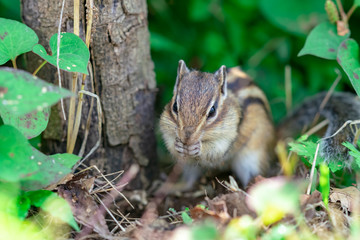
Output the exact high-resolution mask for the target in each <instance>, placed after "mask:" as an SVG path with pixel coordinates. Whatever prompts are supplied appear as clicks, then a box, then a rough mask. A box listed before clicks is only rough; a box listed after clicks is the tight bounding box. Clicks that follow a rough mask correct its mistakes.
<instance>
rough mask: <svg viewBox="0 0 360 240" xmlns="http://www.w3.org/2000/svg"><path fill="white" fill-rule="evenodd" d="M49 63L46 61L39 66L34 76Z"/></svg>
mask: <svg viewBox="0 0 360 240" xmlns="http://www.w3.org/2000/svg"><path fill="white" fill-rule="evenodd" d="M46 63H47V61H46V60H44V61H43V62H42V63H41V64H40V65H39V66H38V68H37V69H36V70H35V71H34V72H33V74H32V75H33V76H35V75H36V74H37V73H38V72H39V71H40V69H41V68H42V67H43V66H44V65H45V64H46Z"/></svg>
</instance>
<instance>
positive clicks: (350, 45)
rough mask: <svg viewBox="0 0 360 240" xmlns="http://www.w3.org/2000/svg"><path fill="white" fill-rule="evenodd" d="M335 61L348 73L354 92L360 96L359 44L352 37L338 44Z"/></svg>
mask: <svg viewBox="0 0 360 240" xmlns="http://www.w3.org/2000/svg"><path fill="white" fill-rule="evenodd" d="M337 61H338V63H339V64H340V66H341V67H342V68H343V69H344V71H345V72H346V74H347V75H348V77H349V79H350V82H351V84H352V85H353V87H354V89H355V91H356V94H357V95H358V96H360V79H359V77H360V63H359V45H358V44H357V42H356V41H355V40H354V39H346V40H344V41H343V42H342V43H341V44H340V47H339V49H338V55H337Z"/></svg>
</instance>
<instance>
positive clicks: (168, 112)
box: [160, 60, 360, 186]
mask: <svg viewBox="0 0 360 240" xmlns="http://www.w3.org/2000/svg"><path fill="white" fill-rule="evenodd" d="M324 97H325V93H320V94H318V95H316V96H314V97H312V98H310V99H308V100H305V101H304V102H303V103H302V105H301V106H299V107H298V108H297V109H295V110H294V111H293V112H292V113H291V114H290V115H289V116H288V117H287V118H285V120H284V121H282V123H281V124H280V125H279V126H278V127H277V128H275V125H274V123H273V120H272V115H271V111H270V107H269V103H268V100H267V98H266V96H265V94H264V92H263V91H262V90H261V89H260V88H259V87H258V86H257V85H256V84H255V83H254V82H253V81H252V80H251V78H250V77H249V76H248V75H246V74H245V73H244V72H243V71H241V70H240V68H238V67H235V68H230V69H226V67H225V66H221V67H220V69H219V70H217V71H216V72H215V73H214V74H211V73H205V72H200V71H196V70H189V69H188V68H187V66H186V64H185V62H184V61H182V60H180V61H179V65H178V70H177V78H176V83H175V87H174V90H173V97H172V99H171V101H170V102H169V103H168V104H167V105H166V106H165V109H164V111H163V113H162V115H161V117H160V130H161V132H162V135H163V138H164V140H165V144H166V147H167V149H168V150H169V151H170V153H171V154H172V155H173V156H174V157H175V158H176V159H177V160H179V161H182V162H185V164H186V165H185V166H186V170H185V175H187V177H186V178H192V180H189V181H190V182H193V181H195V180H196V178H197V177H198V176H196V175H198V174H199V172H198V168H197V167H194V166H199V167H201V168H205V169H216V170H228V169H231V170H232V171H234V172H235V174H236V176H237V177H238V178H239V180H240V181H241V183H242V185H243V186H246V185H247V184H248V183H249V181H250V180H252V179H253V178H254V177H255V176H257V175H267V173H269V172H271V170H272V169H273V168H275V167H276V166H275V165H276V164H274V162H275V161H274V160H275V153H274V152H275V151H274V148H275V144H276V141H277V139H278V137H280V138H285V137H289V136H292V137H293V136H294V135H295V133H300V131H301V130H302V129H303V128H304V125H308V124H310V123H311V122H312V121H313V119H314V117H315V115H316V114H317V113H319V114H320V115H321V116H323V117H325V118H327V119H328V120H329V126H328V128H327V132H326V134H325V137H328V136H330V135H332V134H333V133H334V132H335V131H336V130H337V129H338V128H339V127H341V126H342V125H343V124H344V122H345V121H346V120H356V119H360V101H359V99H358V98H357V97H356V96H355V95H353V94H350V93H334V94H333V95H332V96H331V97H330V99H329V101H328V102H327V104H326V105H325V106H324V107H323V108H320V105H321V102H322V100H323V99H324ZM344 106H346V107H344ZM353 140H354V134H352V130H351V128H350V127H347V128H345V130H344V131H343V132H341V134H338V135H336V136H335V137H333V138H328V139H326V140H324V141H322V144H321V154H322V156H323V157H324V158H325V160H328V161H331V159H333V158H334V157H335V158H342V159H349V156H348V150H347V149H346V148H345V147H344V146H342V145H341V143H342V142H344V141H349V142H352V141H353ZM191 169H196V170H191Z"/></svg>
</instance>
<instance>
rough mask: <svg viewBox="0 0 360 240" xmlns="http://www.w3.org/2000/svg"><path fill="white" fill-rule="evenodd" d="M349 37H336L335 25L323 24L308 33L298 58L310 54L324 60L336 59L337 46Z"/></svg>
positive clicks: (347, 35)
mask: <svg viewBox="0 0 360 240" xmlns="http://www.w3.org/2000/svg"><path fill="white" fill-rule="evenodd" d="M349 36H350V33H348V34H346V35H345V36H339V35H337V30H336V26H335V25H332V24H331V23H329V22H323V23H321V24H319V25H318V26H316V27H315V28H314V29H313V30H312V31H311V32H310V34H309V36H308V37H307V38H306V41H305V45H304V47H303V48H302V49H301V51H300V52H299V54H298V56H303V55H306V54H310V55H314V56H317V57H321V58H325V59H336V55H337V49H338V47H339V45H340V44H341V42H342V41H344V40H345V39H347V38H348V37H349Z"/></svg>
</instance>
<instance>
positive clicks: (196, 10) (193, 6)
mask: <svg viewBox="0 0 360 240" xmlns="http://www.w3.org/2000/svg"><path fill="white" fill-rule="evenodd" d="M210 4H211V0H191V1H190V6H189V8H188V9H189V18H190V19H191V20H193V21H204V20H206V19H208V18H209V17H210V16H211V15H212V14H211V11H209V7H210Z"/></svg>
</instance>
